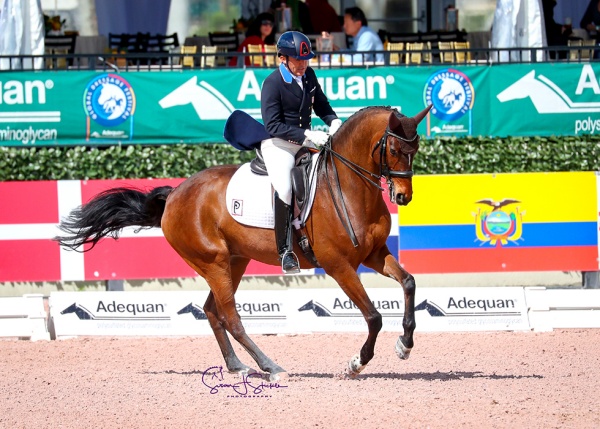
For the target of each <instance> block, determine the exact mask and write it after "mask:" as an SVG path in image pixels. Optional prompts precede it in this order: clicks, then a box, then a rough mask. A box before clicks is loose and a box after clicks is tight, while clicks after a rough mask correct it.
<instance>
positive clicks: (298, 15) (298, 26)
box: [268, 0, 314, 34]
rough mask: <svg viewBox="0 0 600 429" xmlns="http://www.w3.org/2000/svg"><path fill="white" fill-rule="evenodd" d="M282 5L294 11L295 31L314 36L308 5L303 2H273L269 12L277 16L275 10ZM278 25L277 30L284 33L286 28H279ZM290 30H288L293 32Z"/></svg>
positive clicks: (290, 0)
mask: <svg viewBox="0 0 600 429" xmlns="http://www.w3.org/2000/svg"><path fill="white" fill-rule="evenodd" d="M282 4H285V5H286V7H289V8H290V9H291V10H292V28H291V29H293V30H300V31H302V32H304V33H305V34H312V33H313V32H314V31H313V28H312V23H311V21H310V12H309V10H308V5H307V4H306V3H304V2H303V1H301V0H273V1H272V2H271V5H270V6H269V9H268V11H269V12H270V13H272V14H273V16H277V15H276V12H275V10H276V9H278V8H280V7H281V5H282ZM277 25H278V23H275V30H276V31H279V32H280V33H283V32H284V31H285V30H286V29H285V28H277ZM291 29H288V30H291Z"/></svg>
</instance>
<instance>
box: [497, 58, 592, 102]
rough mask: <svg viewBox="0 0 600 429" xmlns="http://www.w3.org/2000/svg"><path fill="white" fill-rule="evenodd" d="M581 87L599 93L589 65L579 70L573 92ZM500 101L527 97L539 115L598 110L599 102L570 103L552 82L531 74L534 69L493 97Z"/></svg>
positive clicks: (577, 91)
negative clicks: (578, 76)
mask: <svg viewBox="0 0 600 429" xmlns="http://www.w3.org/2000/svg"><path fill="white" fill-rule="evenodd" d="M584 89H590V90H593V92H594V94H600V86H599V84H598V81H597V79H596V75H595V73H594V70H593V68H592V66H591V65H589V64H586V65H584V66H583V68H582V70H581V75H580V78H579V83H578V85H577V89H576V90H575V94H578V95H579V94H581V93H582V92H583V90H584ZM496 97H497V98H498V100H499V101H500V102H501V103H505V102H507V101H512V100H519V99H522V98H529V99H530V100H531V102H532V103H533V106H534V107H535V110H537V112H538V113H539V114H548V113H586V112H600V102H589V103H586V102H574V101H572V100H571V98H570V97H569V96H568V95H567V94H566V93H565V92H564V91H563V90H562V89H561V88H560V87H559V86H558V85H556V84H555V83H554V82H552V81H551V80H550V79H548V78H547V77H545V76H543V75H537V76H536V75H535V70H532V71H530V72H529V73H527V74H526V75H525V76H523V77H522V78H520V79H519V80H517V81H516V82H515V83H513V84H511V85H510V86H509V87H507V88H506V89H505V90H503V91H502V92H500V93H499V94H498V95H497V96H496Z"/></svg>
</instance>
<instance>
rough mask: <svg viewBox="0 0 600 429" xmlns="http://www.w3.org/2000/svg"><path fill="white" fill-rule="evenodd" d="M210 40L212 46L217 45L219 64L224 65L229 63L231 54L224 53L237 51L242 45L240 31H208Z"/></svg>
mask: <svg viewBox="0 0 600 429" xmlns="http://www.w3.org/2000/svg"><path fill="white" fill-rule="evenodd" d="M208 40H209V41H210V44H211V46H216V47H217V54H220V55H217V65H219V66H224V65H227V64H229V60H230V59H231V57H230V56H226V55H223V54H224V53H227V52H236V51H237V48H238V46H240V36H239V34H238V33H236V32H233V33H208Z"/></svg>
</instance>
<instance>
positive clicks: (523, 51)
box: [0, 46, 600, 72]
mask: <svg viewBox="0 0 600 429" xmlns="http://www.w3.org/2000/svg"><path fill="white" fill-rule="evenodd" d="M586 51H587V52H586ZM415 52H418V53H420V54H422V57H423V58H427V60H421V62H420V63H415V62H406V61H400V62H399V63H398V64H390V56H391V55H393V54H397V55H400V57H401V58H405V57H406V55H408V54H409V53H415ZM443 52H444V51H443V50H440V49H424V50H421V51H408V50H398V51H369V52H354V53H350V52H343V53H342V52H316V54H317V55H316V57H315V58H314V59H313V60H311V64H310V65H311V66H312V67H318V68H339V67H369V66H380V65H386V66H387V65H392V66H418V65H432V64H442V63H441V61H440V55H441V54H442V53H443ZM454 52H456V53H463V54H466V53H468V54H469V56H467V55H461V57H462V58H463V59H462V61H456V60H455V61H452V62H450V63H449V62H444V63H443V64H454V65H473V64H486V65H494V64H514V63H517V64H521V63H528V64H529V63H541V62H543V63H548V62H556V63H580V62H596V61H599V59H597V58H594V52H600V51H596V50H594V48H593V47H592V48H582V47H579V46H552V47H543V48H491V49H481V48H469V49H455V50H454ZM353 54H359V55H362V58H363V59H364V58H368V57H372V56H373V55H374V54H375V55H376V54H383V56H384V58H385V60H384V61H382V62H381V61H378V62H374V61H360V60H357V59H356V58H355V56H356V55H353ZM590 54H591V55H590ZM109 55H110V56H109V57H107V55H106V54H51V55H50V54H47V55H0V72H1V71H27V70H30V71H31V70H69V71H78V70H103V71H106V70H113V71H166V70H181V69H185V68H189V67H185V66H182V64H181V62H182V61H181V59H182V57H183V55H182V54H180V53H135V54H109ZM255 55H256V54H255V53H241V52H217V53H214V54H202V53H197V54H189V55H187V56H191V57H193V58H194V64H195V66H194V67H193V68H200V64H206V61H201V60H202V58H203V57H204V59H207V58H209V57H212V58H216V61H214V66H213V67H210V68H246V67H249V66H245V65H244V63H245V61H244V60H243V58H246V57H249V56H255ZM235 57H237V58H239V61H237V63H238V65H236V66H229V62H230V59H231V58H235ZM328 58H329V59H330V60H327V59H328ZM336 58H338V59H337V60H336ZM553 58H556V59H553ZM252 67H254V66H252ZM205 68H209V67H205Z"/></svg>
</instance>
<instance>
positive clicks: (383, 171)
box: [371, 127, 419, 181]
mask: <svg viewBox="0 0 600 429" xmlns="http://www.w3.org/2000/svg"><path fill="white" fill-rule="evenodd" d="M390 136H391V137H395V138H397V139H398V140H399V141H400V142H401V145H400V151H401V152H402V153H403V154H405V155H406V156H407V157H408V165H409V168H411V170H403V171H394V170H390V167H389V165H388V162H387V150H386V149H387V141H388V137H390ZM415 141H416V142H417V144H416V145H415V147H413V146H412V145H411V144H410V143H413V142H415ZM418 142H419V134H418V133H416V134H415V136H414V137H413V138H412V139H410V140H409V139H405V138H404V137H402V136H399V135H398V134H396V133H394V132H392V130H390V128H389V127H386V129H385V133H383V136H382V137H381V139H380V140H379V142H377V144H376V145H375V147H374V148H373V152H371V157H373V155H374V154H375V151H376V150H377V148H379V176H380V177H385V178H386V180H388V181H389V180H390V179H392V178H394V177H399V178H401V179H410V178H411V177H413V176H414V174H415V173H414V171H412V162H413V156H414V154H415V153H417V151H418V150H419V144H418Z"/></svg>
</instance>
